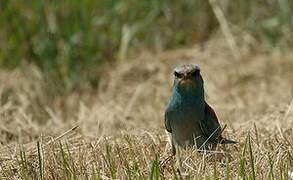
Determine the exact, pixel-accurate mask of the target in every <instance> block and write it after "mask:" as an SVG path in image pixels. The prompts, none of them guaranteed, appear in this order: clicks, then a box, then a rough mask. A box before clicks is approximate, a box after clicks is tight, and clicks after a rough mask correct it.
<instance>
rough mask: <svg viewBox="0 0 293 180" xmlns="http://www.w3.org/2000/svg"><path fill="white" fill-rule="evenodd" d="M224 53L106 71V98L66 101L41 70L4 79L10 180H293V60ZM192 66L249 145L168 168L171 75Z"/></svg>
mask: <svg viewBox="0 0 293 180" xmlns="http://www.w3.org/2000/svg"><path fill="white" fill-rule="evenodd" d="M221 44H222V43H220V42H217V41H216V42H214V41H211V42H210V43H208V44H207V47H206V48H205V49H204V50H202V48H200V47H193V48H190V49H180V50H176V51H172V52H164V53H159V54H152V53H147V52H146V53H143V54H141V56H139V57H137V58H135V59H134V60H132V61H129V62H127V63H126V62H123V63H121V64H118V65H116V66H115V67H108V68H107V69H105V73H104V74H103V76H104V78H103V81H102V82H100V86H99V89H98V90H95V91H93V90H82V91H81V90H76V91H74V92H71V93H64V95H63V96H53V95H54V93H53V91H54V87H53V88H52V87H51V88H48V86H47V84H46V80H45V76H44V74H42V73H40V72H39V71H38V70H37V69H36V68H35V67H32V66H28V65H26V66H24V67H23V68H20V69H17V70H15V71H14V72H4V71H1V72H0V98H1V99H0V102H1V107H0V122H1V126H0V143H1V146H0V175H1V176H0V179H147V178H151V179H164V178H165V179H170V178H171V177H172V178H174V179H181V178H183V179H188V178H190V179H203V178H204V179H224V178H226V179H289V178H290V177H289V174H288V173H290V172H293V158H292V157H293V155H292V153H293V147H292V142H293V133H292V127H293V121H292V119H293V113H292V111H293V107H292V106H293V101H292V100H293V83H292V82H293V59H292V54H278V53H270V54H263V53H254V54H253V55H252V53H249V51H247V49H245V47H243V48H242V49H241V47H240V50H241V52H243V54H242V55H241V58H240V59H238V60H234V59H233V58H232V56H231V53H230V52H229V50H228V49H227V47H226V46H225V45H221ZM183 63H197V64H199V65H200V66H201V68H202V74H203V77H204V80H205V90H206V93H207V94H206V98H207V101H208V102H209V103H210V104H211V105H212V106H213V107H214V108H215V110H216V112H217V114H218V116H219V118H220V122H221V123H222V124H227V128H226V130H225V132H224V134H225V136H227V137H230V138H232V139H236V140H238V141H239V144H237V145H234V146H226V147H225V146H219V147H218V149H217V151H215V152H212V153H208V154H205V153H198V152H196V151H195V150H193V149H190V150H187V151H182V152H180V153H179V155H178V156H177V157H176V158H173V159H171V160H170V161H169V162H166V163H165V164H161V163H162V161H163V160H164V159H165V158H166V157H168V155H169V154H170V147H169V145H168V144H167V140H166V135H165V133H164V125H163V112H164V108H165V105H166V103H167V101H168V97H169V96H170V94H171V86H172V74H171V72H172V69H173V67H175V66H177V65H179V64H183ZM76 125H78V128H76V129H71V128H72V127H75V126H76ZM67 130H68V131H67ZM64 132H65V133H64ZM292 176H293V175H292Z"/></svg>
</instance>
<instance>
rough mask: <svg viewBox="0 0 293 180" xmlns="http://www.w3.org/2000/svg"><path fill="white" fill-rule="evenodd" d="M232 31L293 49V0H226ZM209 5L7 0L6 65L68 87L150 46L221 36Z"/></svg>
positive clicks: (2, 58) (0, 25)
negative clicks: (31, 68) (27, 67)
mask: <svg viewBox="0 0 293 180" xmlns="http://www.w3.org/2000/svg"><path fill="white" fill-rule="evenodd" d="M217 6H219V7H220V8H221V9H222V11H223V12H224V14H225V17H226V19H227V21H228V23H229V26H231V27H237V28H239V29H241V30H243V31H246V32H247V33H249V34H250V35H251V36H253V37H254V38H255V39H256V40H257V42H258V43H259V44H261V45H263V46H264V47H266V48H268V49H271V48H274V47H282V48H283V47H284V49H290V47H291V45H292V39H293V38H292V30H293V18H292V15H293V13H292V9H293V1H292V0H246V1H244V0H222V1H221V2H220V3H219V4H217ZM219 30H220V28H219V23H218V21H217V18H216V17H215V15H214V12H213V9H212V6H211V4H210V3H209V1H207V0H182V1H175V0H173V1H172V0H123V1H122V0H83V1H80V0H62V1H60V0H47V1H46V0H37V1H31V0H23V1H21V0H1V1H0V66H1V68H6V69H13V68H15V67H19V66H22V65H24V64H34V65H36V66H38V67H39V68H40V69H41V70H42V71H43V72H44V73H45V74H46V76H47V77H48V80H49V81H52V82H55V83H57V84H58V86H60V87H62V88H65V89H72V88H75V87H78V86H81V85H82V84H83V83H89V84H90V85H91V86H92V87H95V86H97V85H98V83H99V71H100V70H101V69H102V68H103V66H105V65H106V64H108V65H109V64H110V65H112V64H115V63H116V62H117V61H119V60H127V57H129V55H133V54H137V53H139V52H140V51H142V50H144V49H148V50H154V51H156V50H165V49H170V48H177V47H180V46H188V45H189V46H190V45H194V44H197V43H204V42H205V41H207V40H208V39H209V38H211V36H212V35H213V34H214V33H215V32H217V31H219Z"/></svg>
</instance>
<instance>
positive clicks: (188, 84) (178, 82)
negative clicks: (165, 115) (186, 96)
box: [174, 64, 203, 90]
mask: <svg viewBox="0 0 293 180" xmlns="http://www.w3.org/2000/svg"><path fill="white" fill-rule="evenodd" d="M174 78H175V79H174V86H175V87H176V88H179V89H182V90H188V89H189V90H196V89H203V79H202V77H201V75H200V68H199V66H197V65H194V64H188V65H182V66H179V67H176V68H175V69H174Z"/></svg>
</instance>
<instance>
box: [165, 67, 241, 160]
mask: <svg viewBox="0 0 293 180" xmlns="http://www.w3.org/2000/svg"><path fill="white" fill-rule="evenodd" d="M174 76H175V77H174V78H175V79H174V85H173V92H172V96H171V98H170V101H169V104H168V106H167V108H166V111H165V128H166V130H167V131H168V132H169V133H170V137H171V144H172V153H173V155H174V154H175V153H176V146H180V147H183V148H186V147H192V146H194V145H195V146H196V147H197V148H198V149H203V150H207V149H208V147H209V145H213V146H215V145H216V144H218V143H220V144H230V143H236V141H232V140H228V139H226V138H223V137H222V136H221V126H220V123H219V121H218V118H217V115H216V113H215V111H214V110H213V109H212V107H211V106H209V105H208V103H207V102H206V101H205V97H204V86H203V84H204V82H203V78H202V76H201V74H200V68H199V67H198V66H197V65H193V64H189V65H183V66H179V67H176V68H175V69H174Z"/></svg>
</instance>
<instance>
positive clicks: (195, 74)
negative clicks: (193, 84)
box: [191, 71, 199, 77]
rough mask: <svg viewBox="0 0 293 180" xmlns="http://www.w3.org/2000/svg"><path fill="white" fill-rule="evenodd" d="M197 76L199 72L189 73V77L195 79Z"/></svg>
mask: <svg viewBox="0 0 293 180" xmlns="http://www.w3.org/2000/svg"><path fill="white" fill-rule="evenodd" d="M198 74H199V71H193V72H192V73H191V76H192V77H195V76H197V75H198Z"/></svg>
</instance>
